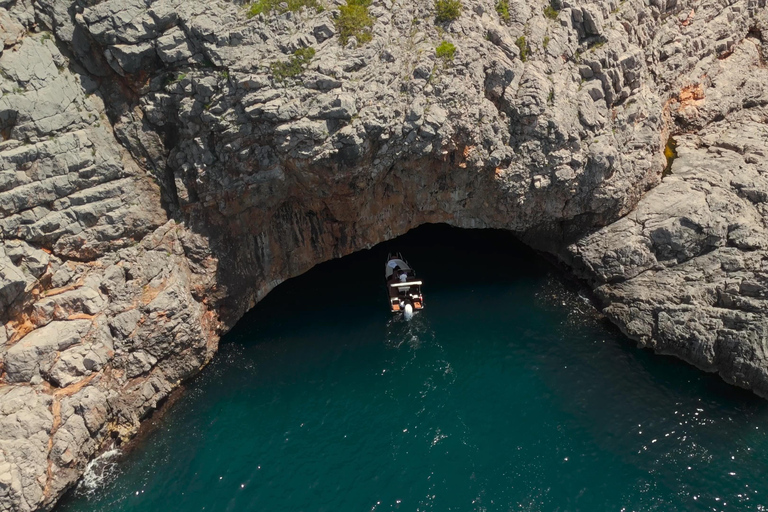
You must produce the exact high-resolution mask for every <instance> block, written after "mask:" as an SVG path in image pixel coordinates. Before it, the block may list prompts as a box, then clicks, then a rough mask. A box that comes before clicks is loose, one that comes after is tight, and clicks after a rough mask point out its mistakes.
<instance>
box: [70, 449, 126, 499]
mask: <svg viewBox="0 0 768 512" xmlns="http://www.w3.org/2000/svg"><path fill="white" fill-rule="evenodd" d="M118 455H120V450H118V449H112V450H108V451H106V452H104V453H102V454H101V455H99V456H98V457H96V458H95V459H93V460H92V461H91V462H89V463H88V465H87V466H86V467H85V472H84V473H83V477H82V478H81V479H80V483H78V484H77V492H78V493H79V494H84V495H91V494H93V493H95V492H96V491H97V490H98V489H100V488H101V487H103V486H104V485H105V484H107V483H109V482H111V481H112V479H113V478H114V477H115V476H117V460H116V459H117V457H118Z"/></svg>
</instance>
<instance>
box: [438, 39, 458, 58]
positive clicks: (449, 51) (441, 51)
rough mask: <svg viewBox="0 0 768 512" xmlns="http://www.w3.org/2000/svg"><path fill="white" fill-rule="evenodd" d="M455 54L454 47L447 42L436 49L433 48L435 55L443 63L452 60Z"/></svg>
mask: <svg viewBox="0 0 768 512" xmlns="http://www.w3.org/2000/svg"><path fill="white" fill-rule="evenodd" d="M455 53H456V47H455V46H454V45H452V44H451V43H449V42H448V41H443V42H442V43H440V44H439V45H438V46H437V48H435V54H436V55H437V58H439V59H443V61H444V62H449V61H452V60H453V55H454V54H455Z"/></svg>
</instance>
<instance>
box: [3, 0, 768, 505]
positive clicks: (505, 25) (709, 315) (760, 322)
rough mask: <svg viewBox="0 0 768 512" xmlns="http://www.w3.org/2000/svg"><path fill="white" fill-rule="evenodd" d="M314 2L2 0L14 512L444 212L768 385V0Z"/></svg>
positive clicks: (632, 328)
mask: <svg viewBox="0 0 768 512" xmlns="http://www.w3.org/2000/svg"><path fill="white" fill-rule="evenodd" d="M298 3H304V4H307V6H305V7H301V8H300V9H298V10H295V11H292V10H290V9H289V4H288V3H285V4H281V3H277V2H267V1H262V2H261V3H260V4H259V5H260V6H263V7H265V8H264V9H261V10H262V11H263V12H261V13H257V11H258V10H259V9H252V8H251V7H250V6H242V5H237V4H234V3H230V2H223V1H221V2H203V1H202V0H186V1H180V0H106V1H102V2H99V1H86V0H75V1H71V0H37V1H34V2H32V1H30V0H0V35H2V38H3V44H4V47H3V49H2V53H1V54H0V90H2V93H3V95H2V97H1V98H0V133H2V142H0V239H2V245H1V246H0V360H2V370H3V373H2V379H3V386H2V387H1V388H0V509H1V510H13V511H29V510H37V509H41V508H49V507H51V506H52V505H53V503H55V501H56V499H57V498H58V497H59V496H60V495H61V494H62V492H63V491H64V490H65V489H67V488H68V487H69V486H71V485H72V484H73V483H74V482H76V480H77V478H78V477H79V475H80V474H81V472H82V471H83V468H84V466H85V464H86V462H87V461H88V460H89V458H91V457H92V456H93V455H94V454H95V453H97V451H98V450H99V448H100V447H102V446H105V445H106V444H108V443H112V442H114V441H116V440H122V439H126V438H129V437H130V436H131V435H132V434H133V433H135V431H136V429H137V427H138V425H139V422H140V421H141V419H142V418H143V417H145V416H146V415H147V414H149V413H150V412H151V411H152V410H153V409H154V408H155V407H156V406H157V404H158V403H159V402H160V401H162V400H163V399H164V398H165V397H167V396H168V394H169V393H170V391H171V390H172V389H173V388H174V387H175V386H177V385H178V384H179V383H180V382H181V381H183V380H184V379H185V378H188V377H189V376H191V375H193V374H194V373H195V372H196V371H198V370H199V369H200V368H201V367H202V366H204V365H205V364H206V363H207V362H208V361H209V360H210V358H211V357H212V356H213V354H214V353H215V351H216V348H217V342H218V337H219V336H220V335H221V333H223V332H224V331H226V330H227V329H228V328H230V327H231V326H232V325H233V324H234V323H235V322H236V321H237V319H238V318H239V317H240V316H241V315H242V314H243V313H244V312H245V311H246V310H247V309H248V308H250V307H252V306H253V305H254V304H255V303H256V302H257V301H258V300H260V299H261V298H262V297H263V296H264V295H265V294H266V293H268V292H269V290H271V289H272V288H273V287H274V286H276V285H277V284H279V283H280V282H282V281H283V280H285V279H288V278H290V277H292V276H295V275H298V274H300V273H302V272H304V271H306V270H308V269H309V268H310V267H312V266H313V265H315V264H317V263H319V262H321V261H324V260H327V259H330V258H334V257H339V256H342V255H345V254H348V253H350V252H353V251H355V250H358V249H361V248H364V247H370V246H371V245H373V244H375V243H377V242H381V241H384V240H386V239H389V238H392V237H394V236H397V235H400V234H402V233H404V232H406V231H407V230H409V229H410V228H413V227H415V226H417V225H419V224H422V223H426V222H448V223H451V224H454V225H457V226H463V227H495V228H504V229H508V230H511V231H513V232H514V233H516V234H517V235H518V236H519V237H521V239H523V240H525V241H527V242H528V243H530V244H531V245H533V246H535V247H537V248H540V249H542V250H547V251H550V252H552V253H553V254H556V255H557V256H558V257H560V258H561V259H562V260H563V261H564V262H565V263H566V264H567V265H570V266H571V267H572V268H573V269H574V272H575V273H576V274H577V275H579V276H580V277H582V278H583V279H584V280H585V281H586V282H587V283H589V284H590V285H592V286H593V287H594V289H595V292H596V295H597V297H598V298H599V300H600V301H601V304H600V306H601V307H603V308H604V311H605V312H606V314H607V315H608V317H609V318H610V319H611V320H612V321H614V322H615V323H616V324H617V325H619V327H621V328H622V330H623V331H624V332H625V333H626V334H627V335H628V336H629V337H630V338H632V339H634V340H637V341H638V342H639V343H640V344H641V345H644V346H651V347H653V348H654V349H656V350H658V351H660V352H664V353H671V354H675V355H677V356H679V357H682V358H684V359H686V360H688V361H690V362H691V363H693V364H695V365H697V366H699V367H701V368H703V369H705V370H708V371H718V372H720V374H721V375H722V376H723V377H724V378H725V379H726V380H729V381H731V382H734V383H736V384H738V385H741V386H744V387H749V388H752V389H754V390H755V391H756V392H757V393H759V394H761V395H763V396H768V341H767V340H766V336H768V324H766V319H767V317H766V308H768V302H766V294H768V282H767V281H766V277H765V275H766V274H765V272H766V269H765V268H764V266H765V263H764V261H766V257H768V252H767V251H768V237H766V231H765V230H766V227H765V218H766V215H767V214H768V212H767V211H766V208H765V204H766V201H768V181H766V177H765V174H766V173H767V172H768V164H767V163H766V162H767V160H766V156H767V155H768V124H767V120H768V107H767V106H766V105H768V70H766V67H765V60H764V59H765V55H767V54H768V53H766V52H768V43H766V42H765V41H768V39H767V37H768V15H767V14H766V5H765V0H703V1H693V0H667V1H665V0H650V1H643V0H622V1H616V0H599V1H592V2H588V1H580V0H575V1H555V2H553V3H552V4H547V3H544V2H538V1H533V0H527V1H526V0H509V1H504V0H502V1H501V2H497V1H495V0H463V1H462V4H463V8H462V10H461V14H460V16H459V17H458V18H456V19H454V20H445V21H437V20H436V13H435V5H434V3H433V2H432V1H431V0H416V1H412V2H399V1H398V2H393V1H392V0H373V1H372V2H370V5H369V6H367V7H365V6H363V7H362V8H363V9H364V10H365V11H366V12H367V16H368V18H367V19H368V20H370V36H367V35H365V30H366V25H365V23H364V24H363V26H362V28H363V30H362V32H358V33H357V34H351V35H349V34H340V33H338V30H339V27H340V26H341V24H340V23H339V20H340V18H339V17H340V15H341V11H342V10H343V6H344V5H345V3H343V2H342V1H341V0H338V1H336V0H334V1H324V2H321V3H317V2H310V1H306V2H298ZM291 6H293V3H291ZM269 7H272V9H271V10H270V9H269ZM251 14H255V15H254V16H250V15H251ZM367 39H370V40H369V41H366V40H367ZM443 41H445V42H446V43H450V44H451V45H453V48H454V51H453V52H452V53H451V52H450V51H448V52H446V51H443V52H441V54H440V56H438V55H437V52H436V48H437V47H438V46H439V45H440V44H441V43H442V42H443ZM310 48H311V50H309V49H310ZM444 48H450V46H448V45H444ZM297 50H298V52H297ZM670 135H674V136H675V137H676V141H677V152H678V155H679V156H678V158H677V159H675V160H674V162H673V163H672V165H671V168H670V169H668V170H667V172H664V170H665V164H666V160H665V158H664V148H665V145H666V144H667V141H668V138H669V136H670Z"/></svg>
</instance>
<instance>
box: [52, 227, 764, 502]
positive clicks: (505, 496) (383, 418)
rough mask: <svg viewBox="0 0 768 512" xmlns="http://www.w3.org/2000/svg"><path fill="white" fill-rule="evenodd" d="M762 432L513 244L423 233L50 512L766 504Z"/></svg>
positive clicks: (340, 263) (224, 353)
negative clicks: (418, 288) (392, 304)
mask: <svg viewBox="0 0 768 512" xmlns="http://www.w3.org/2000/svg"><path fill="white" fill-rule="evenodd" d="M389 251H400V252H402V253H403V256H405V257H406V258H407V259H408V260H409V262H410V263H411V264H412V265H413V266H414V268H416V270H417V271H418V273H419V275H420V276H421V277H422V278H423V281H424V287H423V291H424V297H425V302H426V308H425V310H424V311H423V312H422V313H420V314H418V315H417V316H416V317H415V318H414V319H413V321H411V322H404V321H402V320H398V319H397V318H393V317H392V314H391V313H390V312H389V308H388V305H387V300H386V294H385V289H384V283H383V267H384V261H385V258H386V256H387V253H388V252H389ZM766 420H768V405H767V404H766V402H765V401H764V400H761V399H759V398H757V397H755V396H754V395H752V394H751V393H749V392H747V391H743V390H739V389H737V388H734V387H732V386H729V385H727V384H725V383H724V382H723V381H722V380H720V379H719V378H718V377H716V376H714V375H707V374H704V373H702V372H700V371H698V370H696V369H694V368H692V367H690V366H688V365H686V364H685V363H682V362H680V361H678V360H675V359H672V358H665V357H658V356H654V355H652V354H650V353H649V352H647V351H641V350H638V349H636V348H634V346H633V345H632V344H631V343H630V342H628V341H627V340H626V339H625V338H623V337H622V336H621V335H620V334H619V333H618V332H617V331H616V330H615V329H611V328H609V327H608V326H606V324H605V323H604V322H603V321H601V320H600V319H599V318H597V317H596V316H595V315H594V310H593V308H592V307H591V306H590V305H589V304H588V303H587V302H586V301H585V299H584V298H583V297H581V296H580V295H579V293H578V292H577V291H576V290H574V289H572V288H570V287H568V286H566V285H564V284H563V281H562V279H561V277H560V276H559V275H558V273H557V271H556V270H555V269H554V268H553V267H552V266H551V265H550V264H549V263H547V262H546V261H545V260H544V259H543V258H542V257H541V256H539V255H538V254H536V253H534V252H533V251H531V250H530V249H528V248H526V247H525V246H524V245H522V244H521V243H519V242H518V241H516V240H515V239H514V237H512V236H511V235H510V234H509V233H507V232H503V231H494V230H462V229H457V228H451V227H448V226H446V225H426V226H422V227H419V228H417V229H414V230H412V231H410V232H409V233H407V234H406V235H404V236H402V237H399V238H396V239H394V240H391V241H389V242H385V243H383V244H379V245H377V246H375V247H373V248H372V249H370V250H365V251H360V252H358V253H355V254H352V255H350V256H347V257H344V258H341V259H338V260H334V261H330V262H327V263H323V264H320V265H317V266H316V267H315V268H313V269H312V270H310V271H309V272H307V273H305V274H303V275H301V276H299V277H296V278H293V279H291V280H289V281H286V282H285V283H283V284H281V285H280V286H278V287H277V288H275V290H273V291H272V292H271V293H270V294H269V295H268V296H267V297H266V298H265V299H264V300H263V301H262V302H260V303H259V304H258V305H257V306H256V307H255V308H253V309H252V310H251V311H250V312H249V313H248V314H246V316H245V317H244V318H243V319H242V320H241V321H240V322H239V323H238V324H237V325H236V326H235V328H234V329H233V330H232V331H231V332H230V333H229V334H227V335H226V336H225V338H224V339H223V340H222V344H221V348H220V353H219V354H218V356H217V357H216V358H215V360H214V361H213V362H212V363H211V364H210V365H209V367H207V368H206V369H205V370H204V371H203V372H202V373H201V374H200V376H198V377H197V378H195V379H193V381H192V382H190V383H189V384H188V386H187V389H186V390H185V392H184V394H183V395H182V396H181V398H180V399H179V400H177V401H176V402H175V403H173V404H171V405H170V407H169V410H168V411H167V412H166V414H165V415H163V417H162V418H161V420H160V421H159V427H158V428H156V429H155V430H154V431H153V432H151V433H150V434H148V435H147V436H145V437H144V438H143V441H142V444H141V445H139V446H136V447H135V448H134V449H133V450H132V451H131V453H130V455H128V456H127V457H126V458H124V460H122V461H120V462H119V463H118V466H117V467H118V470H117V471H115V472H113V474H112V476H107V477H105V478H101V479H100V478H92V479H91V480H90V482H91V484H92V485H91V487H90V488H88V487H87V486H86V487H81V489H80V490H79V491H76V492H75V493H73V494H72V495H71V496H69V497H68V498H67V499H66V500H65V501H64V502H63V503H62V504H61V505H60V506H59V507H58V509H57V510H58V511H59V512H74V511H78V512H86V511H88V512H95V511H100V510H111V511H116V512H120V511H129V510H142V511H148V512H155V511H161V510H176V511H180V512H185V511H192V510H237V511H257V510H334V511H336V510H376V511H381V510H440V511H443V510H497V509H502V510H508V509H515V510H517V509H528V510H552V509H558V508H559V509H567V510H577V509H580V510H607V509H616V508H622V507H626V508H627V509H642V510H649V509H669V508H680V509H699V506H700V505H702V507H703V508H702V509H704V508H712V507H717V506H718V504H722V503H723V502H726V503H739V504H747V503H749V504H751V505H752V504H754V505H756V504H764V503H766V497H765V496H766V495H765V494H763V493H764V492H765V491H768V489H766V488H765V484H764V482H763V481H762V479H761V476H760V475H762V474H764V473H765V472H766V471H768V462H766V460H765V457H762V456H759V455H758V454H762V453H765V451H768V435H766V434H768V433H766V432H765V431H764V429H763V426H764V425H765V422H766ZM753 454H754V456H753ZM97 476H98V475H97ZM753 489H754V490H759V494H756V493H752V494H750V492H752V490H753ZM746 498H749V499H748V500H747V501H744V500H745V499H746Z"/></svg>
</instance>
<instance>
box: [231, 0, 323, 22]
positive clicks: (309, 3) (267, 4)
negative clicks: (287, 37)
mask: <svg viewBox="0 0 768 512" xmlns="http://www.w3.org/2000/svg"><path fill="white" fill-rule="evenodd" d="M302 7H307V8H313V9H315V10H316V11H317V12H323V11H324V10H325V8H324V7H323V6H322V5H320V2H318V1H317V0H256V1H255V2H251V3H250V4H248V11H247V13H246V16H247V17H248V18H253V17H254V16H257V15H259V14H261V13H265V14H266V13H269V12H271V11H278V12H280V13H283V12H287V11H292V12H296V11H298V10H299V9H301V8H302Z"/></svg>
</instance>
